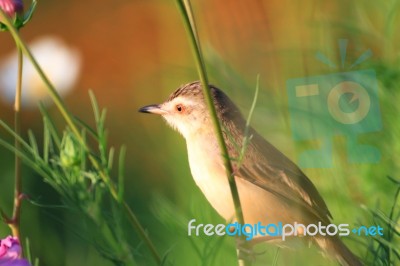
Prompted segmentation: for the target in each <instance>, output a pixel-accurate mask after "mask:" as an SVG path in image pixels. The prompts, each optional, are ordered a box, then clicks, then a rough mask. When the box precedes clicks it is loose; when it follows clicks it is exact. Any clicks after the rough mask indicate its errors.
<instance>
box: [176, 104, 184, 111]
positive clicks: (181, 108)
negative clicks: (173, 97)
mask: <svg viewBox="0 0 400 266" xmlns="http://www.w3.org/2000/svg"><path fill="white" fill-rule="evenodd" d="M183 109H184V108H183V105H181V104H177V105H176V110H177V111H178V112H182V111H183Z"/></svg>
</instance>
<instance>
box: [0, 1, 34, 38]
mask: <svg viewBox="0 0 400 266" xmlns="http://www.w3.org/2000/svg"><path fill="white" fill-rule="evenodd" d="M36 4H37V2H36V0H32V3H31V6H30V8H29V9H28V11H27V12H26V13H25V14H24V2H23V1H22V0H0V9H2V10H3V12H4V13H5V14H6V15H7V16H8V17H10V19H11V21H12V23H13V24H14V27H15V28H17V29H19V28H22V27H23V26H24V25H25V24H26V23H27V22H28V21H29V20H30V19H31V17H32V15H33V12H34V11H35V8H36ZM2 18H3V17H0V30H3V31H4V30H7V26H6V25H5V21H3V20H2Z"/></svg>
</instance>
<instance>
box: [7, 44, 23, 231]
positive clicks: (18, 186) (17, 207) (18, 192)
mask: <svg viewBox="0 0 400 266" xmlns="http://www.w3.org/2000/svg"><path fill="white" fill-rule="evenodd" d="M17 53H18V70H17V71H18V72H17V84H16V88H15V103H14V131H15V134H16V136H19V135H20V134H21V95H22V67H23V66H22V64H23V55H22V51H21V48H20V47H19V45H18V44H17ZM14 147H15V150H17V151H19V150H20V148H21V145H20V142H19V141H18V138H17V137H15V139H14ZM14 181H15V185H14V210H13V216H12V219H11V224H10V227H11V230H12V234H13V236H15V237H17V238H18V239H21V237H20V236H21V233H20V212H21V201H22V178H21V160H20V158H19V156H18V154H17V153H16V154H15V176H14Z"/></svg>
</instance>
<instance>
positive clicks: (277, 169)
mask: <svg viewBox="0 0 400 266" xmlns="http://www.w3.org/2000/svg"><path fill="white" fill-rule="evenodd" d="M208 87H209V90H210V94H211V97H212V101H213V104H214V106H215V110H216V114H217V118H218V120H219V123H220V125H221V128H222V134H223V138H224V141H225V144H226V147H227V151H228V155H229V158H239V157H240V161H239V160H231V164H232V168H233V174H234V177H235V181H236V185H237V189H238V194H239V199H240V203H241V207H242V213H243V217H244V222H245V223H246V224H247V223H248V224H256V223H258V222H261V223H265V224H271V223H274V224H277V223H279V222H281V223H283V224H285V223H289V224H293V223H294V222H296V223H301V224H304V225H306V226H307V225H309V224H318V223H321V224H323V225H329V224H330V223H331V219H332V215H331V213H330V212H329V210H328V207H327V205H326V203H325V201H324V200H323V198H322V197H321V195H320V193H319V192H318V190H317V189H316V187H315V186H314V184H313V183H312V182H311V181H310V179H309V178H308V177H307V176H306V175H305V174H304V173H303V171H302V170H301V169H300V168H299V167H298V166H297V165H296V164H295V163H294V162H293V161H291V160H290V159H289V158H288V157H286V156H285V155H284V154H283V153H282V152H280V151H279V150H278V149H277V148H276V147H275V146H273V145H272V144H271V143H269V142H268V141H267V140H266V139H264V138H263V137H262V136H261V135H260V134H258V133H257V131H256V130H255V129H253V128H252V127H250V126H248V127H247V128H246V119H244V117H243V115H242V114H241V112H240V110H239V109H238V107H237V106H236V105H235V104H234V103H233V101H232V100H231V99H230V98H229V97H228V96H227V95H226V94H225V93H224V92H223V91H222V90H220V89H218V88H217V87H216V86H213V85H209V86H208ZM139 112H142V113H151V114H158V115H161V116H162V117H163V118H164V119H165V120H166V122H167V124H169V125H170V126H171V127H172V128H173V129H175V130H176V131H178V132H179V133H180V134H181V135H182V136H183V137H184V138H185V140H186V146H187V151H188V159H189V165H190V171H191V174H192V176H193V179H194V181H195V183H196V185H197V186H198V187H199V188H200V190H201V191H202V193H203V194H204V196H205V197H206V199H207V200H208V202H209V203H210V204H211V206H212V207H213V208H214V209H215V210H216V211H217V212H218V213H219V215H221V216H222V217H223V218H224V219H225V220H226V221H230V220H232V218H234V217H235V208H234V204H233V200H232V196H231V191H230V187H229V183H228V178H227V174H226V169H225V166H224V163H223V158H222V156H221V148H220V146H219V143H218V140H217V137H216V131H215V128H214V126H213V122H212V117H211V115H210V112H209V110H208V107H207V104H206V101H205V97H204V94H203V88H202V84H201V82H199V81H194V82H191V83H188V84H185V85H182V86H180V87H179V88H178V89H176V90H175V92H173V93H172V94H171V95H170V96H169V97H168V99H167V100H166V101H164V102H163V103H161V104H152V105H147V106H144V107H142V108H140V109H139ZM246 133H247V135H246ZM246 138H247V140H248V141H247V144H246V147H245V150H244V153H243V151H242V148H241V146H242V144H243V142H244V141H245V139H246ZM265 239H266V241H271V242H272V243H273V242H278V243H279V242H280V239H279V238H277V237H272V236H271V237H268V236H266V237H265ZM307 239H310V240H309V241H310V242H314V243H315V244H316V245H317V246H319V247H320V248H321V249H322V250H323V251H324V252H325V253H327V254H328V255H330V256H332V257H334V258H335V259H337V260H338V261H339V263H341V264H342V265H351V266H354V265H356V266H357V265H363V264H362V263H361V261H360V260H359V258H358V257H357V256H356V255H354V254H353V253H352V252H351V251H350V249H348V248H347V247H346V245H345V244H344V243H343V242H342V241H341V240H340V238H339V237H337V236H330V235H326V236H322V235H315V236H312V237H307ZM259 240H260V239H259ZM261 240H262V239H261Z"/></svg>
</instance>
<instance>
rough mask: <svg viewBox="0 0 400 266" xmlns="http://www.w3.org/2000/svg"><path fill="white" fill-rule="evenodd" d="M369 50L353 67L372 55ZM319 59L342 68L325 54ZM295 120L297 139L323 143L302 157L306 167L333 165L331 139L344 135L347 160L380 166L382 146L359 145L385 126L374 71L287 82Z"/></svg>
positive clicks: (344, 44) (344, 42) (341, 42)
mask: <svg viewBox="0 0 400 266" xmlns="http://www.w3.org/2000/svg"><path fill="white" fill-rule="evenodd" d="M339 48H340V55H341V61H342V65H341V67H342V69H344V68H345V59H346V49H347V40H339ZM371 55H372V52H371V51H370V50H368V51H366V52H364V53H363V54H362V55H361V56H360V57H359V58H358V59H357V60H356V61H355V62H354V63H353V64H352V65H351V66H350V69H352V68H353V67H354V66H356V65H359V64H361V63H362V62H363V61H365V60H367V59H368V58H369V57H371ZM316 57H317V59H318V60H320V61H322V62H323V63H325V64H326V65H328V66H330V67H331V68H337V67H336V65H335V64H334V63H333V62H332V61H330V60H329V59H328V58H327V57H326V56H324V55H323V54H322V53H317V56H316ZM287 92H288V100H289V111H290V120H291V127H292V134H293V138H294V139H295V140H296V141H315V140H317V141H318V142H319V149H317V150H306V151H304V152H303V153H301V154H300V157H299V165H300V166H301V167H321V168H327V167H331V166H332V155H333V154H332V150H333V149H332V139H333V136H335V135H343V136H345V137H346V140H347V158H348V161H349V162H351V163H376V162H378V161H379V160H380V152H379V150H378V149H377V148H375V147H373V146H370V145H366V144H360V143H359V141H358V137H359V136H360V135H361V134H364V133H369V132H377V131H379V130H381V128H382V121H381V114H380V108H379V100H378V85H377V80H376V74H375V71H374V70H373V69H365V70H356V71H344V72H339V73H332V74H327V75H320V76H310V77H303V78H294V79H289V80H288V81H287Z"/></svg>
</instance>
